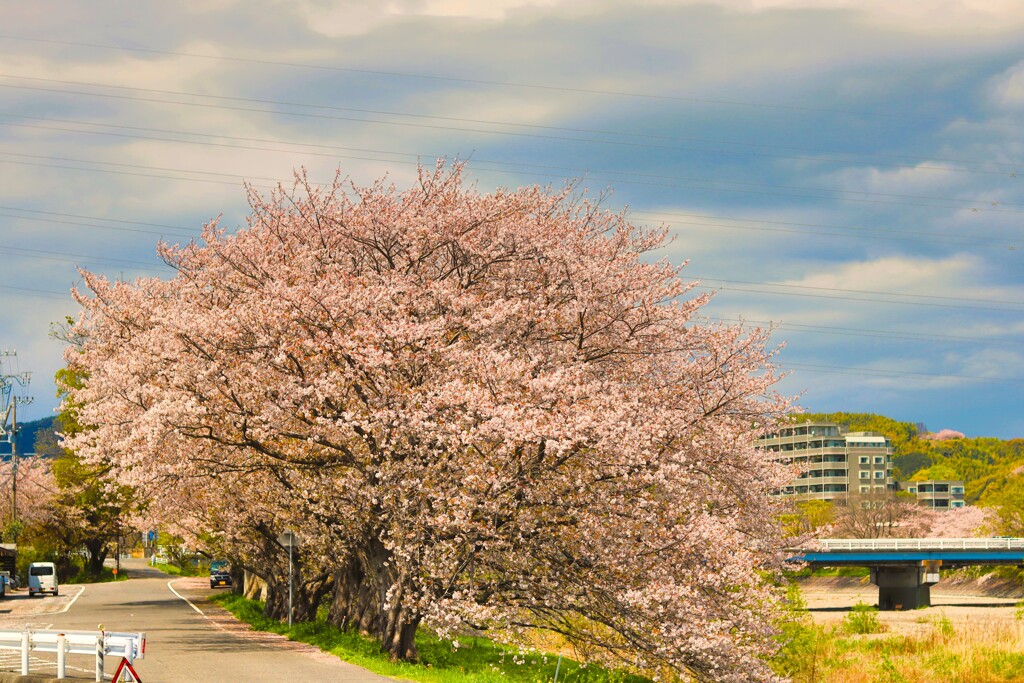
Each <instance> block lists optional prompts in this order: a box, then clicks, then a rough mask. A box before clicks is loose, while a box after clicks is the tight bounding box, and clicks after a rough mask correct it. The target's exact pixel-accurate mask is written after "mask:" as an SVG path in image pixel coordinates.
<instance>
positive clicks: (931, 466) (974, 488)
mask: <svg viewBox="0 0 1024 683" xmlns="http://www.w3.org/2000/svg"><path fill="white" fill-rule="evenodd" d="M796 419H797V420H798V421H801V422H803V421H811V420H830V421H832V422H838V423H839V424H842V425H846V427H847V428H848V429H849V430H850V431H873V432H878V433H880V434H885V435H886V436H887V437H889V438H890V439H891V440H892V444H893V449H894V450H895V456H894V458H893V459H894V462H895V464H896V467H897V469H898V472H897V478H898V479H899V480H906V479H910V478H911V477H913V476H914V475H917V474H921V475H925V474H930V475H932V476H934V477H935V478H954V477H951V476H950V475H955V478H957V479H963V480H964V483H965V497H966V499H967V502H968V503H969V504H971V503H977V502H979V501H982V502H984V498H985V497H986V496H989V495H992V494H994V493H995V492H996V491H998V490H999V489H1001V488H1003V487H1004V486H1005V485H1006V482H1007V480H1008V479H1009V478H1010V477H1014V476H1019V475H1020V474H1021V473H1022V472H1024V439H1010V440H1009V441H1004V440H1001V439H993V438H989V437H976V438H955V437H954V438H950V436H949V435H948V434H940V435H941V436H942V437H943V438H940V439H937V438H935V436H936V435H931V434H918V429H917V426H916V425H915V424H914V423H912V422H900V421H898V420H893V419H891V418H888V417H885V416H884V415H874V414H872V413H828V414H825V413H806V414H803V415H800V416H798V417H797V418H796ZM929 437H931V438H929ZM926 469H928V472H927V473H926V472H924V470H926ZM919 478H923V477H919Z"/></svg>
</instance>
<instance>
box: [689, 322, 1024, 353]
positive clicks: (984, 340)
mask: <svg viewBox="0 0 1024 683" xmlns="http://www.w3.org/2000/svg"><path fill="white" fill-rule="evenodd" d="M708 320H716V321H720V322H726V323H741V324H746V323H751V324H754V325H766V326H771V327H773V328H774V329H782V330H792V331H794V332H811V333H817V334H832V335H838V336H841V337H874V338H879V339H899V340H906V341H937V342H957V343H969V344H1007V345H1012V346H1019V345H1020V343H1021V342H1020V341H1019V340H1017V339H996V338H993V337H972V336H966V335H949V334H931V333H929V334H925V333H923V332H905V331H896V332H894V331H891V330H875V329H866V328H858V327H835V326H824V325H805V324H802V323H785V322H773V321H770V320H747V319H746V318H716V317H709V318H708Z"/></svg>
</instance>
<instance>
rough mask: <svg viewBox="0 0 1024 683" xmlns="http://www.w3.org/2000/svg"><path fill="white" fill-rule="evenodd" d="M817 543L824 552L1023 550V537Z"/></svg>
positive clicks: (831, 540)
mask: <svg viewBox="0 0 1024 683" xmlns="http://www.w3.org/2000/svg"><path fill="white" fill-rule="evenodd" d="M818 543H819V544H820V545H821V549H822V550H824V551H825V552H832V551H837V550H1024V538H823V539H821V540H819V541H818ZM810 552H814V551H810Z"/></svg>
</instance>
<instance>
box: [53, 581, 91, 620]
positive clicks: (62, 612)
mask: <svg viewBox="0 0 1024 683" xmlns="http://www.w3.org/2000/svg"><path fill="white" fill-rule="evenodd" d="M84 592H85V586H79V587H78V595H76V596H75V597H73V598H71V602H69V603H68V604H66V605H64V609H62V610H61V611H59V612H55V613H54V614H64V613H65V612H67V611H68V610H69V609H71V606H72V605H73V604H75V600H78V598H80V597H82V593H84Z"/></svg>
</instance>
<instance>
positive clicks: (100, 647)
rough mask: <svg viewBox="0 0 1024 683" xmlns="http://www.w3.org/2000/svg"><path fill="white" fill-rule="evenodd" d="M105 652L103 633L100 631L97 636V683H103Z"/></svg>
mask: <svg viewBox="0 0 1024 683" xmlns="http://www.w3.org/2000/svg"><path fill="white" fill-rule="evenodd" d="M105 651H106V650H105V648H104V645H103V631H100V632H99V635H97V636H96V683H103V655H104V653H105Z"/></svg>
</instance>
